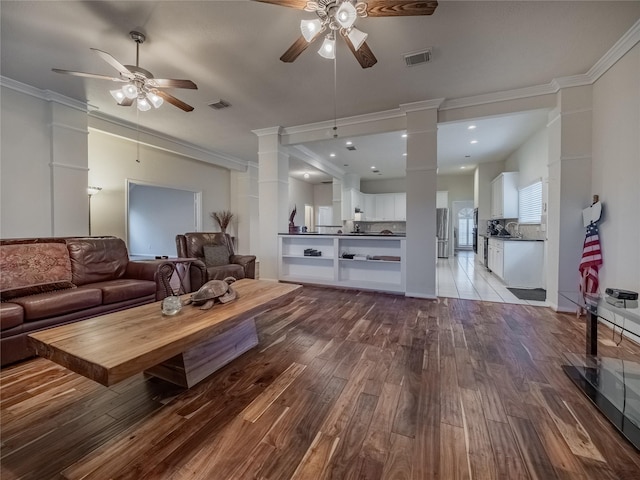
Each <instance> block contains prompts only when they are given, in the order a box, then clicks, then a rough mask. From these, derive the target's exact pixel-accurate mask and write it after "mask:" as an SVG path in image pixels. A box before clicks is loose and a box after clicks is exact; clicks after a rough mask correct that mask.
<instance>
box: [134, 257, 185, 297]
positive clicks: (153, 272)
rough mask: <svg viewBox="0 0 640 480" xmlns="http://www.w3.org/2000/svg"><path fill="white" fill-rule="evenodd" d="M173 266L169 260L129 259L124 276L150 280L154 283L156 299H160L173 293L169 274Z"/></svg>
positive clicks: (171, 272) (170, 274) (171, 273)
mask: <svg viewBox="0 0 640 480" xmlns="http://www.w3.org/2000/svg"><path fill="white" fill-rule="evenodd" d="M174 269H175V267H174V265H173V264H172V263H171V262H163V261H162V260H159V261H146V260H140V261H135V260H133V261H130V262H129V263H128V264H127V269H126V271H125V274H124V278H135V279H138V280H150V281H152V282H155V283H156V300H162V299H163V298H165V297H168V296H169V295H173V289H172V288H171V276H172V275H173V271H174Z"/></svg>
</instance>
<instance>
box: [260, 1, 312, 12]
mask: <svg viewBox="0 0 640 480" xmlns="http://www.w3.org/2000/svg"><path fill="white" fill-rule="evenodd" d="M254 1H256V2H260V3H270V4H271V5H280V6H281V7H291V8H298V9H300V10H304V8H305V7H306V6H307V0H254Z"/></svg>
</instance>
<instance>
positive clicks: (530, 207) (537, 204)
mask: <svg viewBox="0 0 640 480" xmlns="http://www.w3.org/2000/svg"><path fill="white" fill-rule="evenodd" d="M518 202H519V205H520V207H519V211H518V222H519V223H541V222H542V181H541V180H538V181H537V182H535V183H532V184H531V185H529V186H527V187H523V188H520V189H518Z"/></svg>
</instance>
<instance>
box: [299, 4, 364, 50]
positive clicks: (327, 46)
mask: <svg viewBox="0 0 640 480" xmlns="http://www.w3.org/2000/svg"><path fill="white" fill-rule="evenodd" d="M309 5H312V6H311V7H309V6H308V7H307V11H313V12H315V13H316V15H317V16H318V18H315V19H313V20H302V21H301V22H300V32H301V33H302V36H303V37H304V39H305V40H306V41H307V42H309V43H311V42H312V41H313V40H314V39H315V38H316V37H317V36H318V34H319V33H320V32H322V31H324V30H327V29H328V30H329V33H328V34H327V36H326V37H325V39H324V42H323V43H322V47H320V50H318V54H320V56H322V57H324V58H328V59H331V60H333V59H334V58H335V49H336V45H335V42H336V32H339V33H340V34H341V35H342V36H343V37H346V38H347V39H348V41H349V42H351V45H353V48H354V50H356V51H357V50H359V49H360V47H362V45H363V44H364V42H365V41H366V39H367V34H366V33H364V32H361V31H360V30H358V29H357V28H355V27H354V24H355V22H356V20H357V19H358V17H366V16H367V15H368V14H367V4H366V3H365V2H355V1H354V0H330V1H329V0H322V1H317V2H309Z"/></svg>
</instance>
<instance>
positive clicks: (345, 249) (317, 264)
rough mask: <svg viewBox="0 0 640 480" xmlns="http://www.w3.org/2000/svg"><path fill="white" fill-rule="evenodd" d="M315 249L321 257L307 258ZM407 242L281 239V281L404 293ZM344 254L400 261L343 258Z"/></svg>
mask: <svg viewBox="0 0 640 480" xmlns="http://www.w3.org/2000/svg"><path fill="white" fill-rule="evenodd" d="M307 248H313V249H316V250H319V251H321V252H322V256H321V257H308V256H304V250H305V249H307ZM405 250H406V248H405V239H404V237H392V236H390V237H386V236H366V235H363V236H355V237H354V236H340V235H335V236H332V235H286V234H282V235H280V238H279V262H278V264H279V270H278V271H279V279H280V280H284V281H288V282H301V283H315V284H320V285H331V286H337V287H344V288H359V289H364V290H379V291H385V292H394V293H404V291H405V276H406V274H405V271H406V270H405V256H406V255H405ZM343 253H352V254H356V255H363V256H366V255H368V256H369V257H372V256H390V257H398V258H399V259H400V260H399V261H396V260H373V259H371V258H369V259H367V258H363V257H360V258H353V259H347V258H342V254H343Z"/></svg>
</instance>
